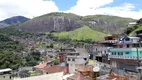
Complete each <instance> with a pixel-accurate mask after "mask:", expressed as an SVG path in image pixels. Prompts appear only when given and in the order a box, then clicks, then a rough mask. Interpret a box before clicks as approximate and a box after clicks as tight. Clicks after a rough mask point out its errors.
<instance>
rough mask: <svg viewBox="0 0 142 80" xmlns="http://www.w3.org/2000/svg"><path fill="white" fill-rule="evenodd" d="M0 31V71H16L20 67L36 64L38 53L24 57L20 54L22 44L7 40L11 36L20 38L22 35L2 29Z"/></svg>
mask: <svg viewBox="0 0 142 80" xmlns="http://www.w3.org/2000/svg"><path fill="white" fill-rule="evenodd" d="M11 30H12V29H11ZM0 31H1V32H0V69H3V68H12V69H17V68H19V67H22V66H34V65H36V64H37V63H38V62H37V61H39V60H40V53H39V52H32V53H30V54H29V55H28V56H26V57H24V56H23V54H22V51H23V49H24V47H23V46H22V44H20V43H19V42H18V41H13V40H12V39H11V38H9V36H10V35H12V34H13V35H17V36H18V35H19V36H20V35H23V33H22V34H18V33H20V32H17V33H16V32H11V31H10V29H3V30H0ZM4 31H5V32H4ZM13 31H14V30H13Z"/></svg>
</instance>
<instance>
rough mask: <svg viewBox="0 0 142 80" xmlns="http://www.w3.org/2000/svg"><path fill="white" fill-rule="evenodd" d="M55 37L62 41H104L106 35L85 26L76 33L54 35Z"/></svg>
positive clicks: (75, 31)
mask: <svg viewBox="0 0 142 80" xmlns="http://www.w3.org/2000/svg"><path fill="white" fill-rule="evenodd" d="M54 35H55V36H58V37H59V38H60V39H64V38H65V39H72V40H87V39H91V40H92V41H99V40H103V39H104V36H106V34H104V33H102V32H99V31H95V30H92V29H91V28H89V27H88V26H83V27H81V28H78V29H76V30H74V31H69V32H61V33H54Z"/></svg>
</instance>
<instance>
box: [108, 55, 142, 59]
mask: <svg viewBox="0 0 142 80" xmlns="http://www.w3.org/2000/svg"><path fill="white" fill-rule="evenodd" d="M110 58H115V59H133V60H137V57H136V56H115V55H111V56H110ZM138 58H139V60H142V57H138Z"/></svg>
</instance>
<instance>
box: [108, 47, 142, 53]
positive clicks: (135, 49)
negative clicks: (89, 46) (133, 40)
mask: <svg viewBox="0 0 142 80" xmlns="http://www.w3.org/2000/svg"><path fill="white" fill-rule="evenodd" d="M138 50H139V51H142V48H138ZM110 51H111V52H113V51H137V48H111V49H110Z"/></svg>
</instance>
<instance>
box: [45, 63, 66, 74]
mask: <svg viewBox="0 0 142 80" xmlns="http://www.w3.org/2000/svg"><path fill="white" fill-rule="evenodd" d="M57 72H63V74H67V73H68V67H62V66H59V65H53V66H51V67H47V68H46V74H51V73H57Z"/></svg>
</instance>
